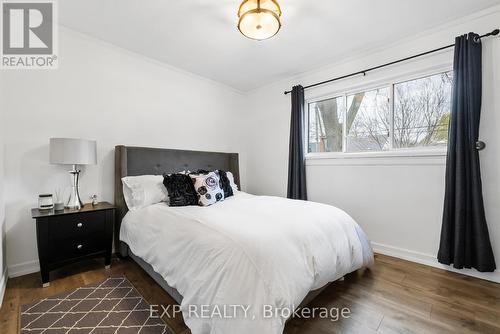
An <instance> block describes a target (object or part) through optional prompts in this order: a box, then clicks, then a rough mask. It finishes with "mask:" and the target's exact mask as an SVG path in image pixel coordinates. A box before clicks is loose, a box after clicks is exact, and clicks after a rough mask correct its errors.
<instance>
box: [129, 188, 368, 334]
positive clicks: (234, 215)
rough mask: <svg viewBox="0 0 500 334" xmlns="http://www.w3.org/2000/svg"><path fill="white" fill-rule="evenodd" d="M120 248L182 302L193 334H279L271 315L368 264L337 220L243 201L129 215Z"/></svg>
mask: <svg viewBox="0 0 500 334" xmlns="http://www.w3.org/2000/svg"><path fill="white" fill-rule="evenodd" d="M120 239H121V240H122V241H124V242H125V243H127V244H128V246H129V247H130V250H131V251H132V252H133V253H134V254H135V255H136V256H138V257H140V258H141V259H143V260H144V261H145V262H147V263H148V264H150V265H151V266H152V267H153V269H154V270H155V272H157V273H158V274H160V275H161V276H162V277H163V278H164V279H165V281H166V282H167V283H168V285H170V286H171V287H173V288H175V289H176V290H177V291H178V292H179V293H180V294H181V295H182V296H183V299H182V302H181V310H182V313H183V317H184V321H185V323H186V325H187V326H188V327H189V328H190V330H191V332H192V333H193V334H201V333H211V334H214V333H221V334H222V333H239V334H245V333H264V334H265V333H269V334H271V333H273V334H275V333H282V332H283V328H284V325H285V322H286V320H287V317H288V316H289V314H288V313H286V312H279V310H293V309H295V308H296V307H297V306H298V305H299V304H300V303H301V301H302V300H303V299H304V297H305V296H306V295H307V294H308V293H309V291H311V290H316V289H319V288H321V287H322V286H324V285H326V284H328V283H329V282H332V281H334V280H336V279H338V278H340V277H343V276H344V275H345V274H347V273H350V272H352V271H355V270H357V269H359V268H362V267H364V266H370V265H371V264H372V263H373V252H372V250H371V247H370V244H369V241H368V239H367V237H366V236H365V234H364V233H363V231H362V230H361V228H360V227H359V226H358V224H357V223H356V222H355V221H354V220H353V219H352V218H351V217H350V216H349V215H348V214H347V213H345V212H344V211H342V210H340V209H338V208H335V207H333V206H330V205H325V204H320V203H314V202H307V201H298V200H289V199H285V198H280V197H271V196H254V195H250V194H247V193H244V192H238V193H237V194H236V195H235V196H233V197H230V198H228V199H226V200H225V201H223V202H220V203H217V204H215V205H212V206H209V207H199V206H187V207H169V206H168V205H166V204H165V203H158V204H155V205H151V206H148V207H145V208H142V209H139V210H135V211H130V212H128V213H127V215H126V216H125V217H124V219H123V221H122V224H121V230H120ZM236 306H238V308H237V311H236V312H235V309H236ZM222 309H224V310H227V309H229V310H232V311H233V313H231V312H229V314H227V313H226V312H224V313H223V314H222V313H221V312H220V310H222ZM206 310H208V311H206ZM205 311H206V312H205ZM216 311H219V312H216Z"/></svg>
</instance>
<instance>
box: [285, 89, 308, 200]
mask: <svg viewBox="0 0 500 334" xmlns="http://www.w3.org/2000/svg"><path fill="white" fill-rule="evenodd" d="M304 116H305V115H304V88H303V87H302V86H294V87H293V88H292V119H291V122H290V144H289V153H288V189H287V197H288V198H292V199H303V200H307V191H306V166H305V161H304V130H305V128H304Z"/></svg>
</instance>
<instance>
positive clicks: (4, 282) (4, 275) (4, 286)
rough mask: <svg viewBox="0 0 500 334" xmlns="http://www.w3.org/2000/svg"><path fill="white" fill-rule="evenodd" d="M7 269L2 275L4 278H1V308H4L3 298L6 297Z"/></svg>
mask: <svg viewBox="0 0 500 334" xmlns="http://www.w3.org/2000/svg"><path fill="white" fill-rule="evenodd" d="M7 279H8V276H7V268H5V270H4V271H3V273H2V277H0V307H2V303H3V297H4V295H5V288H6V287H7Z"/></svg>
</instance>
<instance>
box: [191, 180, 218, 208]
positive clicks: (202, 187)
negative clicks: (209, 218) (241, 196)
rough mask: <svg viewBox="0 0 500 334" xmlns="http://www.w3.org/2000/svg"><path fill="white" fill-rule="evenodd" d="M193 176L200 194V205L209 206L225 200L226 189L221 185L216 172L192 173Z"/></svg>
mask: <svg viewBox="0 0 500 334" xmlns="http://www.w3.org/2000/svg"><path fill="white" fill-rule="evenodd" d="M191 178H192V179H193V184H194V189H195V190H196V193H197V194H198V205H200V206H209V205H212V204H215V203H217V202H219V201H223V200H224V190H222V188H221V187H220V180H219V177H218V176H217V174H216V173H214V172H210V173H208V174H204V175H191Z"/></svg>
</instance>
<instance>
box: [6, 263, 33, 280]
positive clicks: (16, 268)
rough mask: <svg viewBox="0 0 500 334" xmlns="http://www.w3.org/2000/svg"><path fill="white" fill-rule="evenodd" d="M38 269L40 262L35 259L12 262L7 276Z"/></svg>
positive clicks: (21, 274) (15, 275)
mask: <svg viewBox="0 0 500 334" xmlns="http://www.w3.org/2000/svg"><path fill="white" fill-rule="evenodd" d="M37 271H40V264H39V262H38V261H37V260H35V261H27V262H23V263H18V264H13V265H10V266H9V277H18V276H23V275H27V274H32V273H36V272H37Z"/></svg>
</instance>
